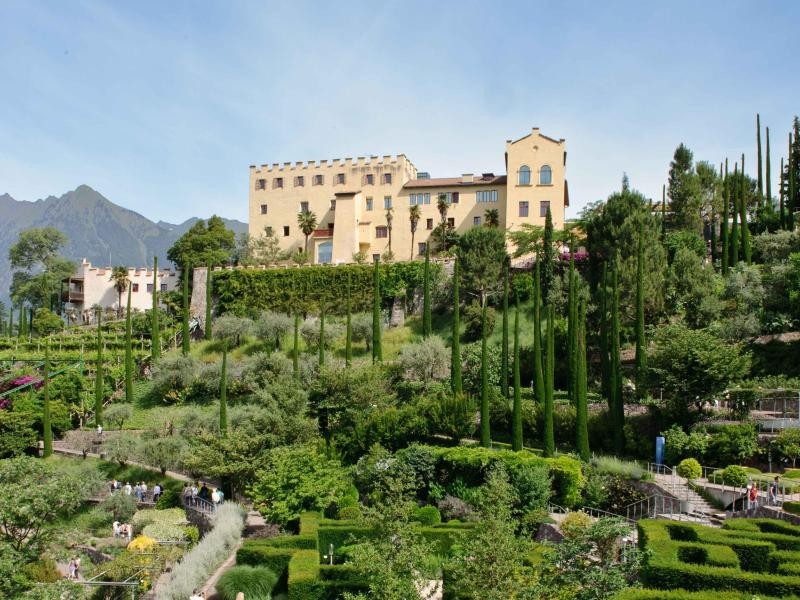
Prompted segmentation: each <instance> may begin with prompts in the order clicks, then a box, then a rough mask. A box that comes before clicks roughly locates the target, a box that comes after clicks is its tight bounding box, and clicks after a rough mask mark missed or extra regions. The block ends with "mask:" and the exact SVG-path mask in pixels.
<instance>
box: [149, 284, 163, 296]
mask: <svg viewBox="0 0 800 600" xmlns="http://www.w3.org/2000/svg"><path fill="white" fill-rule="evenodd" d="M164 285H166V284H164ZM147 293H148V294H152V293H153V284H152V283H148V284H147Z"/></svg>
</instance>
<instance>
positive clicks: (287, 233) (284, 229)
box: [283, 225, 289, 237]
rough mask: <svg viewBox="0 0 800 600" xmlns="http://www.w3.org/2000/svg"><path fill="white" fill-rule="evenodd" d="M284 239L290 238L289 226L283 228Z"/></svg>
mask: <svg viewBox="0 0 800 600" xmlns="http://www.w3.org/2000/svg"><path fill="white" fill-rule="evenodd" d="M283 237H289V226H288V225H284V226H283Z"/></svg>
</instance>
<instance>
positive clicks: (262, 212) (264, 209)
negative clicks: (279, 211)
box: [261, 204, 267, 215]
mask: <svg viewBox="0 0 800 600" xmlns="http://www.w3.org/2000/svg"><path fill="white" fill-rule="evenodd" d="M261 214H262V215H265V214H267V205H266V204H262V205H261Z"/></svg>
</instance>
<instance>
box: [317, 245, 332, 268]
mask: <svg viewBox="0 0 800 600" xmlns="http://www.w3.org/2000/svg"><path fill="white" fill-rule="evenodd" d="M332 258H333V242H322V243H321V244H320V245H319V246H317V264H319V265H329V264H330V263H331V259H332Z"/></svg>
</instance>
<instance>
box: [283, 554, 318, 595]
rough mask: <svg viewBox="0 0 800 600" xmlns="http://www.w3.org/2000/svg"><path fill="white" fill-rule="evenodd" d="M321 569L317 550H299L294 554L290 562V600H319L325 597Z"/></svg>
mask: <svg viewBox="0 0 800 600" xmlns="http://www.w3.org/2000/svg"><path fill="white" fill-rule="evenodd" d="M319 568H320V566H319V554H318V553H317V552H316V551H315V550H297V551H296V552H295V553H294V556H292V559H291V560H290V561H289V580H288V582H287V590H288V591H289V600H318V599H320V598H322V597H323V593H322V590H323V585H322V580H321V579H320V577H319Z"/></svg>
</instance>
